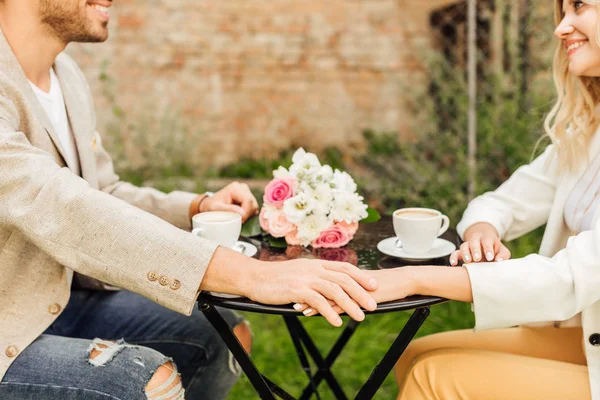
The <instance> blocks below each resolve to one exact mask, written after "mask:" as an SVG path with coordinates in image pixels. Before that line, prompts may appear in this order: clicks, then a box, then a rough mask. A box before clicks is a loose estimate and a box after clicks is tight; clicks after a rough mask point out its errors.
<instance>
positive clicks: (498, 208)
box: [457, 130, 600, 400]
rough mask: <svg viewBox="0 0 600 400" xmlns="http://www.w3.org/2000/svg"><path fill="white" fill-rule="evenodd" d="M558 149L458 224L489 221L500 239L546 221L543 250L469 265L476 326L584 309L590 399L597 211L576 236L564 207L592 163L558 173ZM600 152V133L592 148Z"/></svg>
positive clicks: (598, 258) (596, 383) (598, 299)
mask: <svg viewBox="0 0 600 400" xmlns="http://www.w3.org/2000/svg"><path fill="white" fill-rule="evenodd" d="M553 147H554V146H552V145H551V146H548V148H547V149H546V151H545V152H544V153H543V154H542V155H541V156H539V157H538V158H537V159H535V160H534V161H533V162H532V163H531V164H529V165H526V166H523V167H521V168H519V169H518V170H517V171H515V173H514V174H513V175H512V176H511V177H510V178H509V179H508V180H507V181H506V182H505V183H504V184H502V185H501V186H500V187H499V188H498V189H497V190H495V191H493V192H489V193H486V194H483V195H482V196H479V197H477V198H476V199H474V200H473V201H472V202H470V203H469V206H468V207H467V209H466V211H465V213H464V215H463V218H462V220H461V221H460V222H459V224H458V226H457V230H458V233H459V234H460V235H461V237H463V234H464V232H465V230H466V229H467V228H468V227H469V226H471V225H473V224H474V223H477V222H488V223H490V224H491V225H492V226H494V227H495V228H496V230H497V231H498V233H499V234H500V237H501V238H502V239H503V240H511V239H514V238H516V237H519V236H521V235H523V234H525V233H527V232H530V231H532V230H533V229H535V228H537V227H539V226H542V225H543V224H545V223H547V225H546V230H545V232H544V238H543V240H542V244H541V247H540V251H539V254H532V255H529V256H527V257H525V258H520V259H512V260H507V261H504V262H501V263H476V264H468V265H466V268H467V270H468V272H469V277H470V279H471V285H472V289H473V307H474V312H475V319H476V324H475V329H476V330H480V329H492V328H506V327H510V326H515V325H522V324H527V323H538V322H545V321H566V320H568V319H570V318H573V317H574V316H576V315H577V314H579V313H581V317H582V326H583V334H584V342H585V352H586V357H587V363H588V370H589V376H590V385H591V391H592V398H593V399H595V400H600V221H599V216H600V208H599V209H597V210H596V211H595V214H594V218H593V225H592V226H593V227H594V228H593V229H592V230H590V231H585V232H582V233H580V234H579V235H576V236H571V233H570V231H569V229H568V228H567V225H566V224H565V220H564V215H563V213H564V206H565V202H566V200H567V197H568V196H569V194H570V193H571V190H572V189H573V187H574V185H575V184H576V183H577V181H578V180H579V178H580V177H581V176H582V175H583V173H585V171H586V169H587V167H588V165H589V163H582V164H583V165H582V166H581V167H580V168H579V169H578V170H577V171H574V172H563V173H561V171H559V170H557V168H556V166H557V161H556V157H555V153H554V152H553V150H554V149H553ZM598 151H600V130H599V131H598V132H596V134H595V136H594V138H593V140H592V143H591V146H590V153H589V160H590V161H591V160H592V159H593V157H595V156H596V155H597V154H598Z"/></svg>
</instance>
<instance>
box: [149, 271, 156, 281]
mask: <svg viewBox="0 0 600 400" xmlns="http://www.w3.org/2000/svg"><path fill="white" fill-rule="evenodd" d="M157 279H158V274H157V273H156V272H154V271H152V272H148V280H149V281H151V282H154V281H155V280H157Z"/></svg>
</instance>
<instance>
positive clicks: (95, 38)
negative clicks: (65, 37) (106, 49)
mask: <svg viewBox="0 0 600 400" xmlns="http://www.w3.org/2000/svg"><path fill="white" fill-rule="evenodd" d="M107 39H108V31H106V32H102V33H101V32H97V33H94V34H89V35H85V36H76V37H74V38H72V39H71V40H70V42H75V43H102V42H105V41H106V40H107Z"/></svg>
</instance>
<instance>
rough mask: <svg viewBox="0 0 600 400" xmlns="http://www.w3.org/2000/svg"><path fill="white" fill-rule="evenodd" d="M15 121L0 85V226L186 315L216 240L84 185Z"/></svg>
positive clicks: (66, 262)
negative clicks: (211, 240)
mask: <svg viewBox="0 0 600 400" xmlns="http://www.w3.org/2000/svg"><path fill="white" fill-rule="evenodd" d="M19 126H20V120H19V114H18V111H17V109H16V107H15V105H14V103H13V102H12V101H11V100H10V98H9V97H8V96H6V94H5V92H4V90H3V89H2V88H0V224H2V225H4V226H8V227H9V228H11V229H15V230H18V231H19V232H20V233H22V234H23V235H24V236H25V237H26V238H27V239H28V240H29V241H30V242H32V243H33V245H35V246H36V247H37V248H39V249H40V250H41V251H43V252H44V253H46V254H48V255H49V256H50V257H52V258H53V259H54V260H55V261H56V262H58V263H60V264H61V265H64V266H65V267H67V268H70V269H72V270H74V271H76V272H79V273H82V274H84V275H87V276H90V277H93V278H96V279H99V280H101V281H103V282H106V283H109V284H112V285H115V286H118V287H122V288H125V289H128V290H131V291H133V292H136V293H139V294H141V295H144V296H145V297H148V298H149V299H151V300H153V301H155V302H157V303H159V304H161V305H163V306H165V307H168V308H171V309H173V310H175V311H178V312H180V313H183V314H188V315H189V314H191V312H192V309H193V307H194V305H195V300H196V297H197V292H198V289H199V287H200V284H201V282H202V279H203V277H204V274H205V272H206V269H207V266H208V264H209V262H210V260H211V259H212V256H213V254H214V252H215V250H216V248H217V246H216V245H215V244H212V243H211V242H208V241H206V240H203V239H201V238H198V237H195V236H193V235H190V234H189V233H187V232H185V231H183V230H181V229H179V228H177V227H175V226H173V225H172V224H170V223H168V222H166V221H164V220H162V219H161V218H158V217H156V216H154V215H152V214H149V213H147V212H145V211H143V210H141V209H139V208H137V207H135V206H133V205H131V204H129V203H127V202H125V201H123V200H121V199H118V198H116V197H115V196H112V195H110V194H108V193H105V192H103V191H99V190H96V189H93V188H91V187H90V185H89V184H88V182H86V181H85V180H83V179H81V178H79V177H78V176H76V175H75V174H73V173H72V172H71V171H70V170H69V169H68V168H61V167H60V166H59V165H58V164H57V163H56V162H55V160H54V158H53V157H52V156H51V155H50V154H48V153H46V152H44V151H43V150H41V149H39V148H37V147H35V146H33V145H32V144H31V143H30V142H29V140H28V139H27V137H26V136H25V134H24V133H23V132H21V131H19V128H18V127H19ZM161 276H162V277H165V279H163V280H162V282H165V283H166V284H165V285H162V284H159V281H157V280H156V277H161ZM175 281H179V284H180V286H179V287H177V286H178V285H177V284H176V285H172V283H173V282H175Z"/></svg>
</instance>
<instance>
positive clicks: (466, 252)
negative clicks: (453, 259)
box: [460, 242, 471, 263]
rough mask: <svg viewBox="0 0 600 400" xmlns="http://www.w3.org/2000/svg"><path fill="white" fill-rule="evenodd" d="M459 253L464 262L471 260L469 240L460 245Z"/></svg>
mask: <svg viewBox="0 0 600 400" xmlns="http://www.w3.org/2000/svg"><path fill="white" fill-rule="evenodd" d="M460 255H461V257H462V259H463V260H464V261H465V262H467V263H468V262H471V249H470V245H469V242H465V243H463V244H461V245H460Z"/></svg>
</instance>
